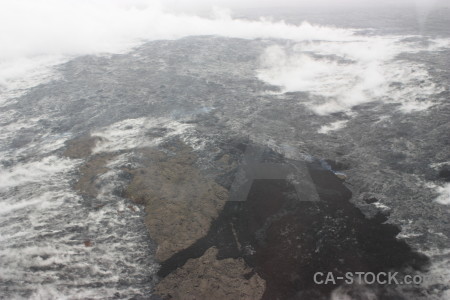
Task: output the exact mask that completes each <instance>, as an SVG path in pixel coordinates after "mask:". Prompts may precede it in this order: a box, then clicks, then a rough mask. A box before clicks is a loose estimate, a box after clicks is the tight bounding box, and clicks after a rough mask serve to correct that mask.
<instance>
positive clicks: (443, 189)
mask: <svg viewBox="0 0 450 300" xmlns="http://www.w3.org/2000/svg"><path fill="white" fill-rule="evenodd" d="M437 191H438V193H439V196H438V197H437V198H436V202H438V203H440V204H444V205H450V183H447V184H446V185H444V186H440V187H438V189H437Z"/></svg>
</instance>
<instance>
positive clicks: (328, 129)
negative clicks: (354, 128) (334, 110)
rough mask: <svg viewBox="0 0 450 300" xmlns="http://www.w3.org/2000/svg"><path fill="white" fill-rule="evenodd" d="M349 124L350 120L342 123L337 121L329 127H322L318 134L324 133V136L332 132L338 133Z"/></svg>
mask: <svg viewBox="0 0 450 300" xmlns="http://www.w3.org/2000/svg"><path fill="white" fill-rule="evenodd" d="M347 122H348V120H342V121H336V122H333V123H330V124H328V125H323V126H321V127H320V129H319V130H318V132H319V133H323V134H328V133H330V132H332V131H336V130H339V129H342V128H344V127H345V125H346V124H347Z"/></svg>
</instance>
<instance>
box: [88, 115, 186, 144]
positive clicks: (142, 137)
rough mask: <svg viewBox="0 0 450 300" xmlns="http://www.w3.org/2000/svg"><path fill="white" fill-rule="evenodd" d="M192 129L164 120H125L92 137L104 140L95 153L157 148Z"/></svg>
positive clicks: (97, 132)
mask: <svg viewBox="0 0 450 300" xmlns="http://www.w3.org/2000/svg"><path fill="white" fill-rule="evenodd" d="M191 127H192V125H190V124H184V123H180V122H177V121H173V120H169V119H164V118H160V119H148V118H137V119H127V120H123V121H120V122H117V123H114V124H112V125H110V126H108V127H106V128H103V129H100V130H98V131H94V132H92V133H91V135H92V136H97V137H101V138H102V141H100V142H97V144H96V146H95V148H94V149H93V153H99V152H115V151H119V150H129V149H136V148H143V147H149V146H156V145H158V144H159V143H161V142H162V141H164V140H165V139H167V138H169V137H172V136H176V135H180V136H181V135H182V134H183V133H185V132H186V131H187V130H188V129H189V128H191ZM155 130H162V132H161V133H160V134H159V133H158V132H154V131H155ZM154 134H156V136H155V135H154ZM159 135H160V136H159Z"/></svg>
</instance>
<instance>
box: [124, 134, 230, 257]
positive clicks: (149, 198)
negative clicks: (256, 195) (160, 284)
mask: <svg viewBox="0 0 450 300" xmlns="http://www.w3.org/2000/svg"><path fill="white" fill-rule="evenodd" d="M139 154H140V155H139V156H140V159H139V165H140V167H138V168H136V169H133V170H128V172H129V174H130V175H131V177H132V180H131V182H130V184H129V185H128V187H127V188H126V189H125V196H126V197H128V198H130V199H131V200H133V201H134V202H136V203H142V204H144V205H145V209H146V213H147V215H146V218H145V222H146V224H147V226H148V229H149V231H150V233H151V236H152V238H153V239H154V240H155V242H156V243H157V244H158V248H157V251H156V258H157V259H158V260H160V261H164V260H166V259H168V258H169V257H171V256H172V255H174V254H175V253H177V252H178V251H181V250H183V249H185V248H187V247H189V246H190V245H192V244H193V243H194V242H195V241H197V240H198V239H200V238H201V237H203V236H205V235H206V234H207V232H208V230H209V228H210V226H211V222H212V221H213V220H214V219H215V218H217V216H218V215H219V212H220V211H221V210H222V208H223V206H224V204H225V201H226V199H227V197H228V193H227V190H225V189H224V188H223V187H221V186H220V185H218V184H217V183H215V182H214V180H212V179H208V178H206V177H205V176H203V175H202V173H201V172H200V170H199V169H198V168H196V167H195V163H196V160H197V157H196V155H195V154H193V152H192V149H191V148H190V147H188V146H186V145H184V144H183V143H180V142H176V143H173V145H172V146H169V147H168V148H167V149H166V152H163V151H161V150H155V149H149V148H145V149H141V150H139Z"/></svg>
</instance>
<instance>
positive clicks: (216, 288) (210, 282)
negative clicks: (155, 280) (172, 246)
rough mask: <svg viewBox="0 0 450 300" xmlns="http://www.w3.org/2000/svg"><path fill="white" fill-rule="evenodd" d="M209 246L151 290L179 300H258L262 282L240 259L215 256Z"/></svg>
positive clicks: (215, 252)
mask: <svg viewBox="0 0 450 300" xmlns="http://www.w3.org/2000/svg"><path fill="white" fill-rule="evenodd" d="M217 254H218V249H216V248H214V247H211V248H209V249H208V250H206V252H205V253H204V254H203V255H202V256H201V257H199V258H196V259H189V260H188V261H187V262H186V264H184V266H183V267H181V268H178V269H176V270H175V271H174V272H173V273H171V274H169V275H168V276H167V277H165V278H164V279H162V280H161V282H160V283H159V284H158V285H157V286H156V288H155V293H156V294H158V295H160V296H161V297H162V298H163V299H164V300H165V299H183V300H208V299H217V300H227V299H233V300H258V299H261V297H262V295H263V293H264V290H265V281H264V280H263V279H261V277H260V276H259V275H258V274H256V273H254V272H253V271H252V268H249V267H248V266H247V265H246V263H245V261H244V260H243V259H242V258H238V259H232V258H227V259H222V260H218V259H217Z"/></svg>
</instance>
